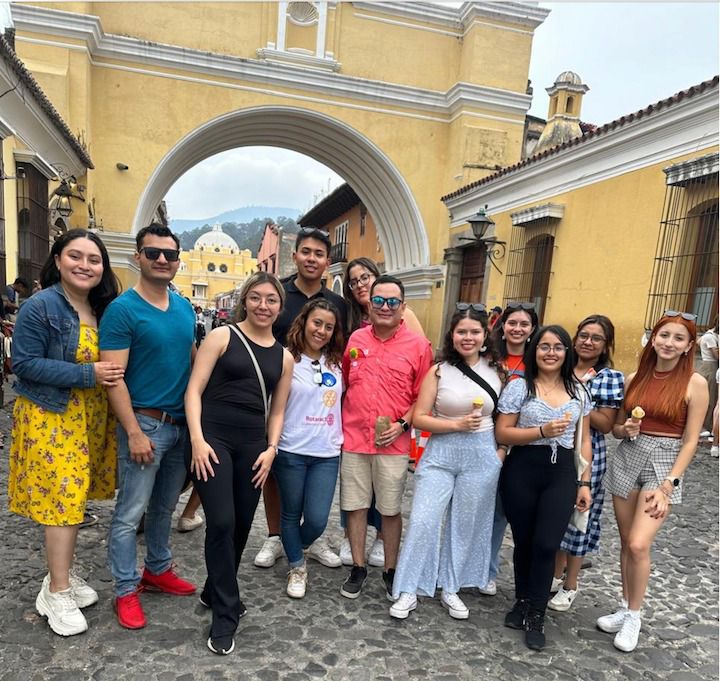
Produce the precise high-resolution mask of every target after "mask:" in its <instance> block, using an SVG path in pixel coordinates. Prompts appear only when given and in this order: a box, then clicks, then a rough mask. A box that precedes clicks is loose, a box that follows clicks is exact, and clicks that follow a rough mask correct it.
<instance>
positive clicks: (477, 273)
mask: <svg viewBox="0 0 720 681" xmlns="http://www.w3.org/2000/svg"><path fill="white" fill-rule="evenodd" d="M486 256H487V251H486V250H485V246H471V247H470V248H466V249H464V250H463V264H462V270H461V274H460V297H459V299H458V301H457V302H463V303H483V302H485V301H484V300H483V299H482V290H483V282H484V281H485V262H486V259H487V257H486Z"/></svg>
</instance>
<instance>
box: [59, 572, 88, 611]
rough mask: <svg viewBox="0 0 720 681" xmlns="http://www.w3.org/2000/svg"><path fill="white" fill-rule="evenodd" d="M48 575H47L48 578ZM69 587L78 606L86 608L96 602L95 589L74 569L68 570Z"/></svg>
mask: <svg viewBox="0 0 720 681" xmlns="http://www.w3.org/2000/svg"><path fill="white" fill-rule="evenodd" d="M49 578H50V575H48V579H49ZM70 589H71V591H72V596H73V599H74V600H75V603H76V604H77V607H78V608H87V607H88V606H90V605H94V604H95V603H97V602H98V595H97V591H95V589H93V588H92V587H91V586H90V585H89V584H88V583H87V582H86V581H85V580H84V579H83V578H82V577H81V576H80V575H78V574H76V573H75V571H74V570H70Z"/></svg>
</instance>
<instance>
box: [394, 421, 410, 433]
mask: <svg viewBox="0 0 720 681" xmlns="http://www.w3.org/2000/svg"><path fill="white" fill-rule="evenodd" d="M395 423H399V424H400V427H401V428H402V429H403V433H407V432H408V430H410V424H409V423H408V422H407V421H406V420H405V419H398V420H397V421H395Z"/></svg>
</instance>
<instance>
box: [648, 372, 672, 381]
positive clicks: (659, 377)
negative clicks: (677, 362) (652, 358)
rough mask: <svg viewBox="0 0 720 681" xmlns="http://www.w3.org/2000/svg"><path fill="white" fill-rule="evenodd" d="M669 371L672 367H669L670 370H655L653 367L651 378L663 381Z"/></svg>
mask: <svg viewBox="0 0 720 681" xmlns="http://www.w3.org/2000/svg"><path fill="white" fill-rule="evenodd" d="M671 373H672V369H670V371H657V370H655V369H653V378H654V379H655V380H656V381H664V380H665V379H666V378H667V377H668V376H669V375H670V374H671Z"/></svg>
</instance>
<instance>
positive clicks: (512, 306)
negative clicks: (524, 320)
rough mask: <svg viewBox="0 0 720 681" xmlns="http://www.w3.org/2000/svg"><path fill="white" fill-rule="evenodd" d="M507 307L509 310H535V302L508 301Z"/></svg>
mask: <svg viewBox="0 0 720 681" xmlns="http://www.w3.org/2000/svg"><path fill="white" fill-rule="evenodd" d="M505 307H507V308H508V309H509V310H534V309H535V303H521V302H513V303H508V304H507V305H506V306H505Z"/></svg>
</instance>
